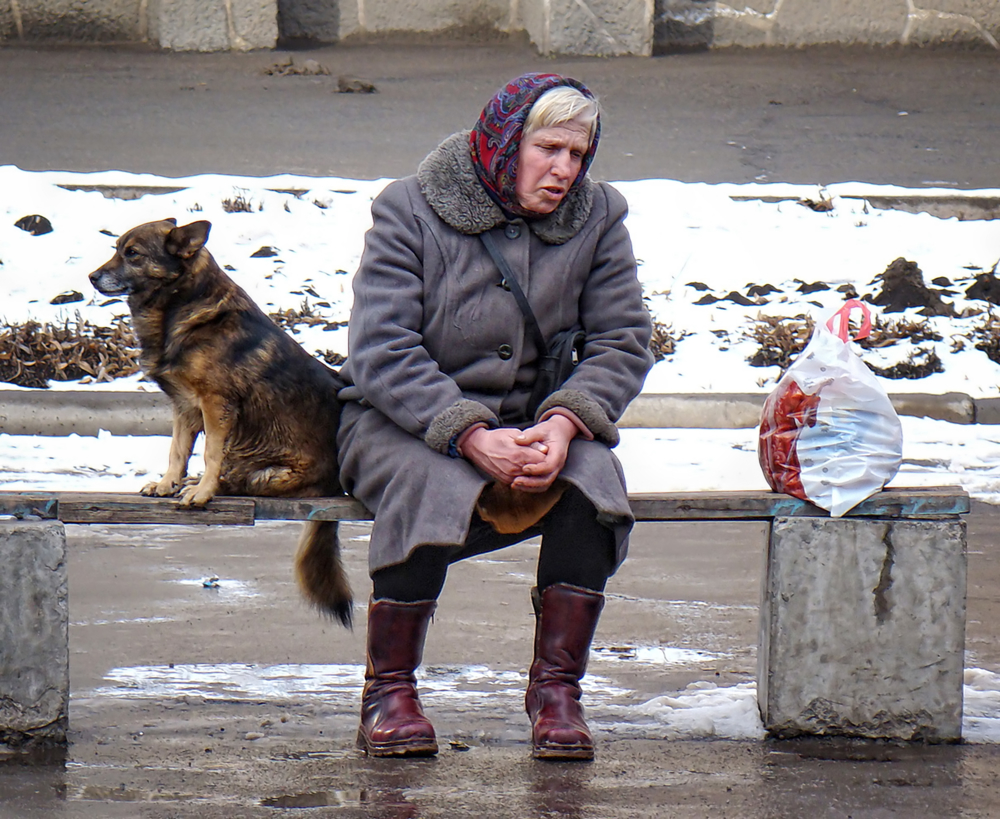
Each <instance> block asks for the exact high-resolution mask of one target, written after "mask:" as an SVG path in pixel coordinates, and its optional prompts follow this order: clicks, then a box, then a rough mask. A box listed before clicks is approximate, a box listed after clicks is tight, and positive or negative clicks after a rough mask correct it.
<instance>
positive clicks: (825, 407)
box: [757, 299, 903, 517]
mask: <svg viewBox="0 0 1000 819" xmlns="http://www.w3.org/2000/svg"><path fill="white" fill-rule="evenodd" d="M855 308H857V309H860V310H861V311H862V313H863V314H864V319H863V322H862V325H861V329H860V330H859V331H858V334H857V336H855V339H854V340H855V341H857V340H860V339H862V338H865V337H866V336H867V335H868V333H869V332H870V331H871V313H870V311H869V310H868V307H867V306H865V305H864V304H862V303H861V302H859V301H857V300H856V299H851V300H850V301H848V302H846V303H845V304H844V306H843V307H842V308H841V309H840V310H838V311H837V312H836V313H834V314H833V315H832V316H831V317H830V318H829V320H828V321H826V322H825V323H822V322H821V323H817V324H816V327H815V328H814V330H813V335H812V338H811V339H810V340H809V343H808V344H807V345H806V348H805V349H804V350H803V351H802V352H801V353H800V354H799V356H798V358H796V359H795V361H793V362H792V364H791V366H790V367H789V368H788V369H787V370H786V371H785V374H784V375H783V376H782V377H781V379H780V380H779V381H778V384H777V386H776V387H775V388H774V391H773V392H772V393H771V394H770V395H769V396H768V397H767V400H766V401H765V402H764V410H763V412H762V415H761V422H760V436H759V440H758V447H757V457H758V460H759V461H760V466H761V469H762V470H763V471H764V477H765V479H766V480H767V483H768V485H769V486H770V487H771V489H773V490H774V491H775V492H784V493H785V494H788V495H793V496H794V497H797V498H801V499H802V500H807V501H810V502H811V503H814V504H815V505H816V506H819V507H820V508H822V509H826V510H827V511H828V512H829V513H830V515H831V516H833V517H840V516H841V515H843V514H845V513H846V512H848V511H850V510H851V509H853V508H854V507H855V506H857V505H858V504H859V503H861V501H863V500H865V498H868V497H871V496H872V495H874V494H875V493H876V492H878V491H879V490H881V489H882V487H884V486H885V485H886V484H887V483H889V481H891V480H892V479H893V477H895V475H896V472H897V471H898V470H899V464H900V462H901V461H902V458H903V429H902V426H901V425H900V423H899V416H897V415H896V410H895V409H894V408H893V406H892V403H891V402H890V401H889V396H888V395H886V392H885V390H883V389H882V386H881V385H880V384H879V383H878V381H877V380H876V378H875V375H874V374H873V373H872V372H871V371H870V370H869V369H868V367H867V366H865V364H864V362H862V361H861V358H860V351H859V350H858V349H857V347H856V346H855V345H854V344H852V343H851V342H850V341H849V340H848V334H849V331H850V328H849V325H848V316H849V315H850V312H851V310H852V309H855ZM838 320H839V324H838V327H837V330H836V332H835V331H834V323H835V322H837V321H838Z"/></svg>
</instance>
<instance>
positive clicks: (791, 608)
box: [0, 487, 969, 746]
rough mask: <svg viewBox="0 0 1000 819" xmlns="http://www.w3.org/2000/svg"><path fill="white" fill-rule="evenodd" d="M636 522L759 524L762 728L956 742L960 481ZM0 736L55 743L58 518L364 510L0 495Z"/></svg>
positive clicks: (84, 520) (747, 495)
mask: <svg viewBox="0 0 1000 819" xmlns="http://www.w3.org/2000/svg"><path fill="white" fill-rule="evenodd" d="M630 500H631V504H632V509H633V512H634V513H635V517H636V519H637V520H639V521H706V522H707V521H713V520H716V521H717V520H727V521H733V520H739V521H765V522H767V523H768V524H769V534H768V538H767V548H766V550H765V560H766V564H765V570H764V572H763V583H762V591H761V608H760V644H759V647H758V653H757V696H758V703H759V707H760V713H761V717H762V719H763V723H764V727H765V729H766V730H767V731H768V732H769V733H770V734H771V735H772V736H776V737H793V736H801V735H812V736H823V735H839V736H851V737H863V738H872V739H898V740H919V741H927V742H956V741H958V740H960V739H961V731H962V686H963V672H964V648H965V593H966V537H965V522H964V520H962V518H961V516H962V515H963V514H965V513H967V512H968V511H969V497H968V495H967V494H966V493H965V492H964V491H963V490H962V489H959V488H953V487H934V488H921V489H901V490H886V491H883V492H880V493H878V494H877V495H875V496H873V497H871V498H869V499H868V500H867V501H865V502H864V503H862V504H860V505H859V506H857V507H856V508H855V509H853V510H852V511H851V513H850V514H849V515H847V516H845V517H842V518H831V517H830V516H829V515H828V514H827V513H826V512H825V511H823V510H821V509H818V508H817V507H815V506H813V505H812V504H809V503H806V502H804V501H800V500H798V499H795V498H792V497H789V496H787V495H781V494H776V493H771V492H762V491H753V492H690V493H664V494H652V495H633V496H631V498H630ZM0 516H2V517H0V566H3V567H4V571H2V572H0V744H7V745H12V746H17V745H25V744H37V743H49V742H57V743H58V742H64V741H65V738H66V728H67V713H68V704H69V646H68V633H69V617H68V605H67V597H66V587H67V570H66V535H65V529H64V524H67V523H72V524H90V523H100V524H114V523H121V524H155V525H168V524H215V525H226V526H252V525H254V523H255V522H256V521H258V520H287V521H295V520H328V521H342V520H346V521H365V520H371V514H370V513H369V512H368V510H367V509H365V508H364V506H363V505H362V504H360V503H358V502H357V501H356V500H354V499H352V498H346V497H341V498H305V499H284V498H236V497H222V498H216V499H214V500H213V501H212V502H211V503H210V504H208V506H207V507H206V508H205V509H199V510H181V509H178V508H177V505H176V502H175V501H174V500H172V499H168V498H146V497H142V496H140V495H105V494H97V493H52V492H0Z"/></svg>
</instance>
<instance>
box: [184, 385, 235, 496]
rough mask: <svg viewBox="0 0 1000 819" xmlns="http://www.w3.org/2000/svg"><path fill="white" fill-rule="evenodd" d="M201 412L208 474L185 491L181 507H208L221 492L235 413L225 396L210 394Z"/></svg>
mask: <svg viewBox="0 0 1000 819" xmlns="http://www.w3.org/2000/svg"><path fill="white" fill-rule="evenodd" d="M201 414H202V419H203V421H204V425H205V474H203V475H202V476H201V480H200V481H198V483H196V484H194V485H193V486H185V487H184V489H182V490H181V493H180V499H181V500H180V505H181V506H204V505H205V504H206V503H208V502H209V501H210V500H212V498H214V497H215V493H216V492H218V491H219V482H220V480H221V477H222V459H223V457H224V456H225V452H226V441H227V440H228V439H229V432H230V430H231V429H232V426H233V413H232V410H231V409H230V408H229V406H228V405H227V403H226V401H225V399H223V398H221V397H219V396H210V397H208V398H205V399H203V400H202V403H201Z"/></svg>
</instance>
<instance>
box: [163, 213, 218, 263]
mask: <svg viewBox="0 0 1000 819" xmlns="http://www.w3.org/2000/svg"><path fill="white" fill-rule="evenodd" d="M211 228H212V223H211V222H205V221H201V222H192V223H191V224H190V225H184V226H183V227H175V228H174V229H173V230H171V231H170V233H168V234H167V240H166V242H164V248H165V249H166V251H167V253H169V254H170V255H171V256H178V257H180V258H181V259H190V258H191V257H192V256H194V255H195V254H196V253H197V252H198V251H199V250H201V249H202V248H203V247H204V246H205V242H207V241H208V231H209V230H210V229H211Z"/></svg>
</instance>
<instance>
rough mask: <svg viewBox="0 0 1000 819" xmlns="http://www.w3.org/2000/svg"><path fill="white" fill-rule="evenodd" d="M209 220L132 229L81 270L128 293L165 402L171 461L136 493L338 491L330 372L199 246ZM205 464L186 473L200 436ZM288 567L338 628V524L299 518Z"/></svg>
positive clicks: (345, 613)
mask: <svg viewBox="0 0 1000 819" xmlns="http://www.w3.org/2000/svg"><path fill="white" fill-rule="evenodd" d="M210 228H211V225H210V224H209V223H208V222H204V221H202V222H192V223H191V224H189V225H184V226H183V227H177V222H176V220H174V219H166V220H164V221H162V222H149V223H147V224H144V225H139V226H138V227H134V228H132V229H131V230H130V231H128V232H127V233H125V235H123V236H122V237H121V238H120V239H119V240H118V243H117V247H116V250H115V255H114V256H112V257H111V259H110V260H109V261H108V262H107V263H106V264H104V265H103V266H102V267H100V268H98V269H97V270H95V271H94V272H93V273H91V274H90V281H91V283H92V284H93V285H94V287H95V288H96V289H97V290H98V291H100V292H101V293H103V294H104V295H106V296H128V306H129V309H130V310H131V312H132V326H133V329H134V330H135V334H136V336H137V337H138V339H139V344H140V347H141V361H142V368H143V370H144V371H145V372H146V374H147V375H148V376H149V377H150V378H152V379H153V380H154V381H156V383H157V384H158V385H159V386H160V388H161V389H162V390H163V391H164V392H165V393H166V394H167V395H168V396H169V397H170V399H171V401H172V403H173V411H174V413H173V414H174V420H173V435H172V437H171V440H170V460H169V463H168V466H167V472H166V474H165V475H164V476H163V478H162V479H161V480H160V481H158V482H154V483H150V484H149V485H147V486H145V487H144V488H143V489H142V493H143V494H144V495H156V496H161V497H162V496H177V497H179V498H180V506H184V507H198V506H204V505H205V504H206V503H208V502H209V501H210V500H211V499H212V498H213V497H214V496H215V495H217V494H219V495H262V496H270V497H324V496H329V495H338V494H341V492H342V490H341V487H340V481H339V479H338V471H339V468H338V465H337V426H338V423H339V421H340V404H339V403H338V401H337V392H338V390H339V389H340V388H341V387H342V386H343V382H342V381H341V380H340V378H339V377H338V375H337V374H336V373H335V372H334V371H333V370H331V369H330V368H329V367H327V366H326V365H325V364H323V363H322V362H321V361H319V360H317V359H315V358H313V357H312V356H311V355H309V353H307V352H306V351H305V350H304V349H303V348H302V347H301V346H300V345H299V344H298V343H297V342H296V341H295V340H294V339H293V338H291V336H289V335H288V334H287V333H285V332H284V331H282V330H281V329H280V328H279V327H278V326H277V325H276V324H274V322H272V321H271V320H270V319H269V318H268V317H267V316H266V315H265V314H264V313H263V311H261V310H260V308H259V307H257V305H256V304H254V302H253V300H252V299H251V298H250V297H249V296H248V295H247V294H246V292H244V291H243V290H242V289H241V288H240V287H239V286H238V285H237V284H236V283H235V282H233V280H232V279H230V278H229V277H228V276H227V275H226V274H225V273H224V272H223V271H222V269H221V268H220V267H219V265H218V264H217V263H216V261H215V259H214V258H212V254H211V253H209V252H208V250H206V248H205V242H206V240H207V239H208V232H209V229H210ZM201 432H204V433H205V473H204V475H202V476H201V478H200V479H199V480H198V481H196V482H195V481H194V480H191V479H188V480H185V479H186V477H187V466H188V460H189V459H190V457H191V451H192V448H193V447H194V442H195V439H196V438H197V436H198V434H199V433H201ZM296 574H297V576H298V580H299V585H300V586H301V588H302V590H303V593H304V594H305V596H306V598H307V599H308V600H309V601H310V602H311V603H312V604H313V605H315V606H316V607H317V608H319V609H320V610H321V611H323V612H324V613H326V614H329V615H331V616H334V617H336V618H337V619H339V620H340V621H341V622H342V623H343V624H344V625H346V626H349V625H350V623H351V602H352V601H351V589H350V586H349V585H348V582H347V576H346V573H345V571H344V567H343V564H342V562H341V557H340V546H339V543H338V541H337V524H336V523H332V522H312V521H311V522H309V523H306V525H305V528H304V529H303V532H302V536H301V538H300V539H299V549H298V555H297V557H296Z"/></svg>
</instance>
